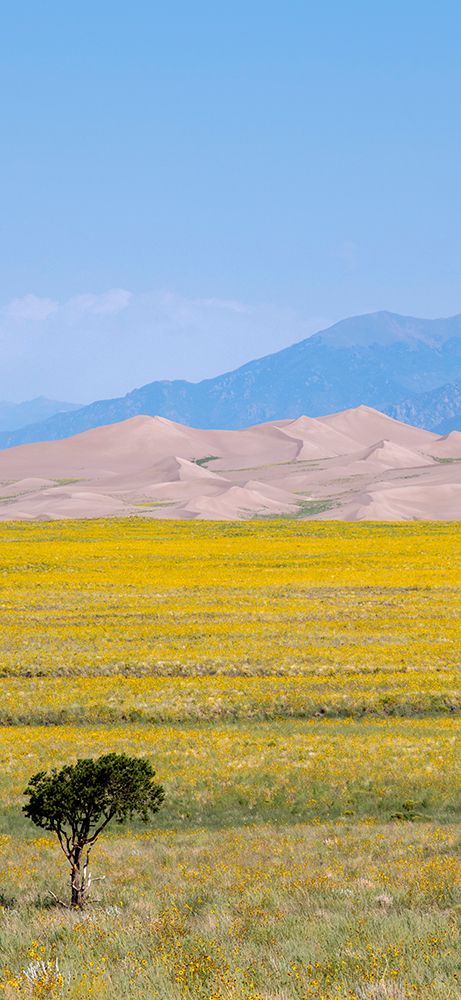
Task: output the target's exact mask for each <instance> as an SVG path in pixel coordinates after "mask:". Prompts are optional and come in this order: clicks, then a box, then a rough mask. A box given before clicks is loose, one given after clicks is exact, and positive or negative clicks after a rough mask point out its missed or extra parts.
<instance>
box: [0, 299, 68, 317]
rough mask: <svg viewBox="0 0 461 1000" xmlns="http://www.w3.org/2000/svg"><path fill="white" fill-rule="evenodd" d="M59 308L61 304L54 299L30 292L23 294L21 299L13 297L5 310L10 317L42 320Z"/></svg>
mask: <svg viewBox="0 0 461 1000" xmlns="http://www.w3.org/2000/svg"><path fill="white" fill-rule="evenodd" d="M58 308H59V304H58V303H57V302H55V301H54V300H53V299H45V298H40V296H38V295H32V294H29V295H23V297H22V298H21V299H12V301H11V302H9V303H8V305H7V306H6V307H5V310H4V312H5V314H6V316H8V317H9V318H10V319H15V320H32V321H33V322H41V321H43V320H45V319H48V317H49V316H52V315H53V313H56V312H57V311H58Z"/></svg>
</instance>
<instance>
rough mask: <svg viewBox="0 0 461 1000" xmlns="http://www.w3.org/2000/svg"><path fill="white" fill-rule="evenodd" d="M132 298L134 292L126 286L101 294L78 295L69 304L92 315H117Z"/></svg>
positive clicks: (78, 310) (80, 311)
mask: <svg viewBox="0 0 461 1000" xmlns="http://www.w3.org/2000/svg"><path fill="white" fill-rule="evenodd" d="M132 298H133V295H132V292H128V291H127V290H126V289H125V288H111V289H110V291H108V292H103V293H102V294H101V295H93V294H91V293H87V294H84V295H76V296H75V297H74V298H73V299H69V302H68V303H67V304H68V305H69V306H70V307H71V308H73V309H75V310H76V311H77V312H79V313H86V314H87V315H90V316H116V315H117V313H119V312H122V311H123V310H124V309H126V308H127V306H129V304H130V302H131V299H132Z"/></svg>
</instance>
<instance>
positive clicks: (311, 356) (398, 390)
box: [0, 312, 461, 448]
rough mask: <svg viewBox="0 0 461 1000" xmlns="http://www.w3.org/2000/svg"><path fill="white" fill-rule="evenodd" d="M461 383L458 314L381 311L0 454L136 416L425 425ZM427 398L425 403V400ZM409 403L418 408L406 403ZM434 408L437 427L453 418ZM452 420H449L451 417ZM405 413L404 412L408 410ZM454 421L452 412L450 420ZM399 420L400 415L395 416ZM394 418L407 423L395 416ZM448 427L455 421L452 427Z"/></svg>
mask: <svg viewBox="0 0 461 1000" xmlns="http://www.w3.org/2000/svg"><path fill="white" fill-rule="evenodd" d="M458 381H459V382H461V315H458V316H453V317H451V318H447V319H434V320H426V319H415V318H413V317H408V316H399V315H397V314H395V313H390V312H378V313H371V314H369V315H364V316H356V317H352V318H350V319H346V320H342V321H341V322H339V323H336V324H335V325H334V326H332V327H330V328H329V329H327V330H323V331H320V332H319V333H316V334H314V335H313V336H311V337H308V338H306V339H305V340H302V341H300V342H299V343H296V344H293V345H292V346H291V347H287V348H285V349H284V350H281V351H278V352H277V353H275V354H271V355H268V356H267V357H263V358H259V359H257V360H255V361H250V362H248V363H247V364H245V365H243V366H242V367H240V368H237V369H235V370H234V371H231V372H227V373H225V374H224V375H219V376H216V377H215V378H210V379H205V380H203V381H202V382H198V383H192V382H187V381H184V380H182V381H157V382H150V383H149V384H147V385H144V386H142V387H140V388H138V389H134V390H133V391H132V392H129V393H127V395H126V396H123V397H119V398H116V399H106V400H99V401H97V402H95V403H91V404H90V405H89V406H84V407H82V408H81V409H78V410H74V411H72V412H68V413H61V414H58V415H55V416H52V417H51V418H50V419H48V420H46V421H40V422H36V423H34V424H31V425H30V426H29V427H27V428H23V429H20V430H17V431H13V432H12V433H9V434H8V433H0V447H1V448H9V447H12V446H14V445H18V444H24V443H31V442H35V441H49V440H57V439H61V438H64V437H69V436H71V435H74V434H78V433H80V432H82V431H85V430H90V429H91V428H93V427H100V426H102V425H104V424H112V423H116V422H118V421H121V420H126V419H128V418H130V417H133V416H137V415H141V414H145V415H147V416H154V415H159V416H162V417H166V418H168V419H169V420H173V421H176V422H178V423H181V424H186V425H188V426H193V427H198V428H204V429H207V428H213V427H219V428H222V429H239V428H242V427H246V426H248V425H249V424H256V423H261V422H263V421H269V420H280V419H288V418H296V417H298V416H300V415H301V414H303V413H304V414H306V415H307V416H320V415H323V414H325V413H331V412H332V411H340V410H346V409H348V408H351V407H355V406H358V405H360V404H365V405H367V406H371V407H374V408H376V409H379V410H382V411H384V412H386V413H389V414H391V415H392V416H396V415H397V411H398V407H399V406H400V405H402V406H405V407H406V408H407V409H408V408H410V409H411V406H412V405H413V403H414V406H415V415H416V414H420V415H421V417H422V418H423V419H424V420H425V421H426V422H425V423H424V424H423V426H427V427H429V426H433V422H432V420H431V414H430V413H429V412H428V409H427V406H426V405H425V404H424V401H423V396H424V395H426V394H429V396H430V394H431V393H434V392H435V393H437V392H438V391H439V390H440V389H441V388H442V387H445V395H446V397H447V399H446V406H448V405H449V403H448V395H449V394H448V392H447V390H446V386H447V384H448V383H450V384H451V383H452V382H458ZM429 396H428V398H429ZM416 397H418V398H419V403H418V401H417V400H416ZM454 406H455V395H453V400H452V403H451V404H450V412H449V413H446V412H445V410H444V403H443V399H442V400H441V402H440V406H439V408H438V409H437V419H438V418H439V417H440V421H439V423H442V422H443V421H444V420H445V419H448V418H449V419H450V420H452V421H453V420H454V421H455V423H454V424H453V426H459V427H461V409H460V410H459V420H458V418H457V415H456V413H455V412H454V411H453V407H454ZM452 411H453V412H452ZM408 412H409V409H408ZM457 412H458V411H457ZM405 413H407V410H406V411H405ZM399 419H410V417H409V416H408V415H407V416H405V415H404V414H403V413H401V414H400V413H399ZM457 420H458V422H456V421H457Z"/></svg>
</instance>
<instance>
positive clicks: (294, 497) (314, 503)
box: [0, 406, 461, 521]
mask: <svg viewBox="0 0 461 1000" xmlns="http://www.w3.org/2000/svg"><path fill="white" fill-rule="evenodd" d="M460 510H461V433H460V432H459V431H452V432H451V434H448V435H445V436H443V437H439V436H438V435H436V434H433V433H431V432H430V431H425V430H421V429H420V428H418V427H411V426H408V425H407V424H403V423H401V422H399V421H396V420H394V419H392V418H391V417H389V416H387V415H385V414H383V413H379V412H377V411H376V410H373V409H371V408H370V407H367V406H359V407H357V408H355V409H351V410H346V411H344V412H342V413H334V414H331V415H330V416H326V417H319V418H317V419H316V418H312V417H306V416H302V417H298V418H297V419H294V420H273V421H269V422H267V423H263V424H259V425H256V426H252V427H247V428H244V429H240V430H201V429H197V428H192V427H186V426H184V425H182V424H178V423H175V422H173V421H170V420H166V419H165V418H164V417H148V416H138V417H131V418H130V419H129V420H124V421H122V422H120V423H117V424H111V425H107V426H104V427H97V428H93V429H92V430H89V431H84V432H83V433H82V434H77V435H76V436H75V437H70V438H66V440H64V441H46V442H41V443H37V444H30V445H23V446H21V447H17V448H11V449H7V450H5V451H2V452H1V453H0V520H9V519H23V520H48V519H63V518H72V517H75V518H86V517H111V516H115V517H120V516H130V517H150V518H182V519H186V520H197V519H199V520H200V519H207V520H208V519H210V520H223V519H226V520H227V519H235V520H245V519H248V518H253V517H279V518H280V517H284V518H286V517H288V518H301V519H306V518H308V519H328V518H335V519H342V520H392V521H396V520H414V519H420V518H425V519H426V518H427V519H434V520H436V519H439V520H451V519H458V518H459V516H460Z"/></svg>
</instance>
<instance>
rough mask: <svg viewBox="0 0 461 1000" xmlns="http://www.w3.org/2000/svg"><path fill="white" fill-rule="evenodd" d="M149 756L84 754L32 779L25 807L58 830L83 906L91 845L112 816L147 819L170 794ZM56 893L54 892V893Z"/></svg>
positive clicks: (76, 898) (75, 901) (76, 899)
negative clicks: (157, 778)
mask: <svg viewBox="0 0 461 1000" xmlns="http://www.w3.org/2000/svg"><path fill="white" fill-rule="evenodd" d="M154 777H155V771H154V769H153V767H152V765H151V764H150V763H149V761H148V760H144V759H142V758H139V757H129V756H128V755H127V754H124V753H121V754H117V753H109V754H105V755H104V756H102V757H98V758H96V759H93V758H90V759H87V760H78V761H77V763H76V764H68V765H67V766H66V767H63V768H62V769H61V770H60V771H58V770H57V769H56V768H53V770H52V771H51V772H49V773H48V772H46V771H40V772H39V773H38V774H35V775H34V776H33V778H31V779H30V781H29V784H28V786H27V788H26V790H25V792H24V794H25V795H28V796H29V801H28V803H27V805H25V806H24V807H23V812H25V814H26V816H28V817H29V819H31V820H32V822H33V823H35V825H36V826H40V827H42V829H44V830H53V832H54V833H56V835H57V837H58V840H59V843H60V845H61V847H62V850H63V851H64V854H65V855H66V858H67V860H68V862H69V864H70V870H71V876H70V884H71V906H76V907H82V906H83V905H84V903H85V900H86V898H87V896H88V894H89V891H90V887H91V874H90V870H89V857H90V851H91V848H92V847H93V844H94V842H95V840H96V839H97V838H98V837H99V834H100V833H102V831H103V830H104V829H105V827H106V826H107V825H108V823H110V821H111V820H112V819H115V820H117V821H118V822H119V823H124V822H125V820H127V819H131V818H132V817H133V816H139V817H140V818H141V819H142V820H143V821H144V822H147V820H148V818H149V814H150V813H156V812H157V811H158V809H159V808H160V805H161V803H162V801H163V799H164V791H163V788H162V786H161V785H157V784H155V782H154ZM52 895H54V893H52Z"/></svg>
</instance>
